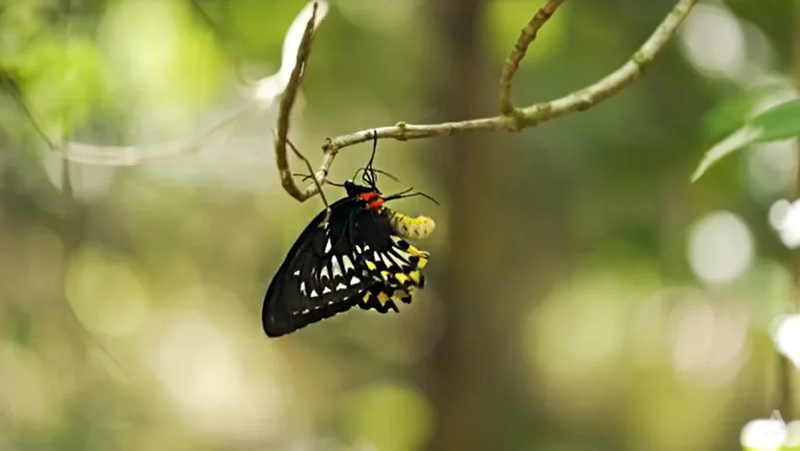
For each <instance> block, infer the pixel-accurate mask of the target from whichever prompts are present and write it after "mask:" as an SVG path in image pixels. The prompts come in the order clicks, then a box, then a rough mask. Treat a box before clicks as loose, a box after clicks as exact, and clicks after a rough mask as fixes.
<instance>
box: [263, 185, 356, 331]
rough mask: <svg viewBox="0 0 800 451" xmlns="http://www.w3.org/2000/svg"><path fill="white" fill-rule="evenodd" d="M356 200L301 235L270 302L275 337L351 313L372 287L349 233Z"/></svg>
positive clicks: (267, 309) (267, 311)
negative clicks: (360, 296)
mask: <svg viewBox="0 0 800 451" xmlns="http://www.w3.org/2000/svg"><path fill="white" fill-rule="evenodd" d="M360 208H361V207H360V206H359V205H357V203H356V202H355V201H353V200H351V199H343V200H341V201H339V202H336V203H335V204H333V205H331V217H330V220H329V221H328V222H327V223H324V222H323V221H324V219H325V213H324V211H323V212H321V213H320V214H319V215H317V217H316V218H314V220H313V221H311V223H310V224H309V225H308V226H307V227H306V229H305V230H304V231H303V232H302V233H301V234H300V237H299V238H298V239H297V241H296V242H295V244H294V246H292V249H291V250H290V251H289V253H288V255H287V256H286V259H285V260H284V263H283V265H281V267H280V269H279V270H278V273H277V274H276V275H275V277H274V278H273V280H272V283H271V284H270V286H269V288H268V289H267V293H266V296H265V297H264V306H263V310H262V323H263V326H264V331H265V332H266V333H267V335H269V336H280V335H284V334H287V333H290V332H293V331H295V330H297V329H299V328H302V327H305V326H307V325H308V324H311V323H314V322H317V321H319V320H322V319H325V318H329V317H331V316H334V315H336V314H337V313H341V312H344V311H347V310H349V309H350V308H351V307H352V306H353V305H355V304H356V302H357V299H358V298H357V296H356V295H357V294H358V292H359V291H360V290H362V289H364V288H366V287H368V286H369V285H370V284H371V281H370V280H369V278H368V277H367V275H366V274H365V273H364V270H363V268H362V265H361V263H360V262H359V260H358V259H356V258H355V251H354V248H353V246H352V243H351V241H350V237H351V233H350V231H349V229H350V225H351V222H352V220H353V219H354V218H355V215H353V213H354V212H356V211H357V210H359V209H360Z"/></svg>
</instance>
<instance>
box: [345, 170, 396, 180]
mask: <svg viewBox="0 0 800 451" xmlns="http://www.w3.org/2000/svg"><path fill="white" fill-rule="evenodd" d="M365 169H366V168H358V170H357V171H356V173H355V174H353V178H352V180H355V179H356V177H358V173H359V172H361V171H363V170H365ZM372 172H374V173H376V174H383V175H385V176H386V177H389V178H390V179H392V180H394V181H395V182H398V183H399V182H400V179H398V178H397V177H395V176H393V175H392V174H390V173H388V172H386V171H382V170H380V169H374V168H373V169H372Z"/></svg>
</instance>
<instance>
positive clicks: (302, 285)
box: [300, 282, 306, 296]
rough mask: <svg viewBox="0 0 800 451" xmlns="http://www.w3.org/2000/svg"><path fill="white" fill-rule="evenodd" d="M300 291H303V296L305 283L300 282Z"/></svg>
mask: <svg viewBox="0 0 800 451" xmlns="http://www.w3.org/2000/svg"><path fill="white" fill-rule="evenodd" d="M300 292H301V293H303V296H305V295H306V283H305V282H300Z"/></svg>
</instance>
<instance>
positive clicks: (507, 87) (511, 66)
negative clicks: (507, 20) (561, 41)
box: [500, 0, 565, 115]
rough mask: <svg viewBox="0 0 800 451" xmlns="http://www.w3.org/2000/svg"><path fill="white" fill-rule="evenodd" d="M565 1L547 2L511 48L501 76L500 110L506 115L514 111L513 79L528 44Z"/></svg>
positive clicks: (554, 0) (550, 0)
mask: <svg viewBox="0 0 800 451" xmlns="http://www.w3.org/2000/svg"><path fill="white" fill-rule="evenodd" d="M564 1H565V0H548V2H547V4H546V5H544V6H543V7H542V8H541V9H539V11H538V12H537V13H536V15H535V16H533V17H532V18H531V21H530V22H528V25H526V26H525V28H523V29H522V33H520V35H519V39H517V43H516V44H514V49H513V50H511V55H509V57H508V59H507V60H506V64H505V66H504V67H503V74H502V75H501V76H500V112H501V113H503V114H504V115H509V114H511V113H513V112H514V105H513V104H512V102H511V80H512V79H513V78H514V74H516V73H517V69H519V63H520V61H522V58H525V53H527V52H528V46H529V45H530V44H531V42H533V40H534V39H536V35H537V34H538V33H539V29H540V28H542V25H544V23H545V22H547V21H548V20H549V19H550V17H552V15H553V13H555V12H556V9H558V7H559V6H561V4H562V3H564Z"/></svg>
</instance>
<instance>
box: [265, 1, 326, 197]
mask: <svg viewBox="0 0 800 451" xmlns="http://www.w3.org/2000/svg"><path fill="white" fill-rule="evenodd" d="M316 18H317V2H314V6H313V9H312V11H311V17H310V18H309V19H308V23H306V28H305V31H304V32H303V38H302V39H301V40H300V46H299V48H298V50H297V61H296V63H295V66H294V68H293V69H292V73H291V75H290V76H289V83H288V84H287V85H286V90H285V91H284V93H283V97H282V98H281V104H280V110H279V111H278V129H277V131H276V132H275V133H274V135H275V154H276V156H277V164H278V171H279V172H280V176H281V184H282V185H283V189H285V190H286V192H288V193H289V194H290V195H291V196H292V197H294V198H295V199H297V200H299V201H303V200H305V199H307V198H308V197H305V198H304V197H303V192H302V191H300V188H299V187H298V186H297V183H295V181H294V179H293V178H292V171H291V170H289V160H288V159H287V153H286V142H287V141H288V136H287V135H288V134H289V116H290V115H291V113H292V107H293V106H294V101H295V98H296V97H297V91H298V90H299V89H300V85H301V84H302V83H303V76H304V75H305V67H306V64H307V63H308V58H309V57H310V56H311V41H312V40H313V39H314V24H315V22H316ZM295 152H296V153H297V155H298V156H300V157H302V158H303V159H305V157H303V156H302V154H300V153H299V151H297V150H296V149H295ZM323 180H324V178H323ZM321 183H322V180H319V179H316V176H315V180H314V192H319V188H320V185H321Z"/></svg>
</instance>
